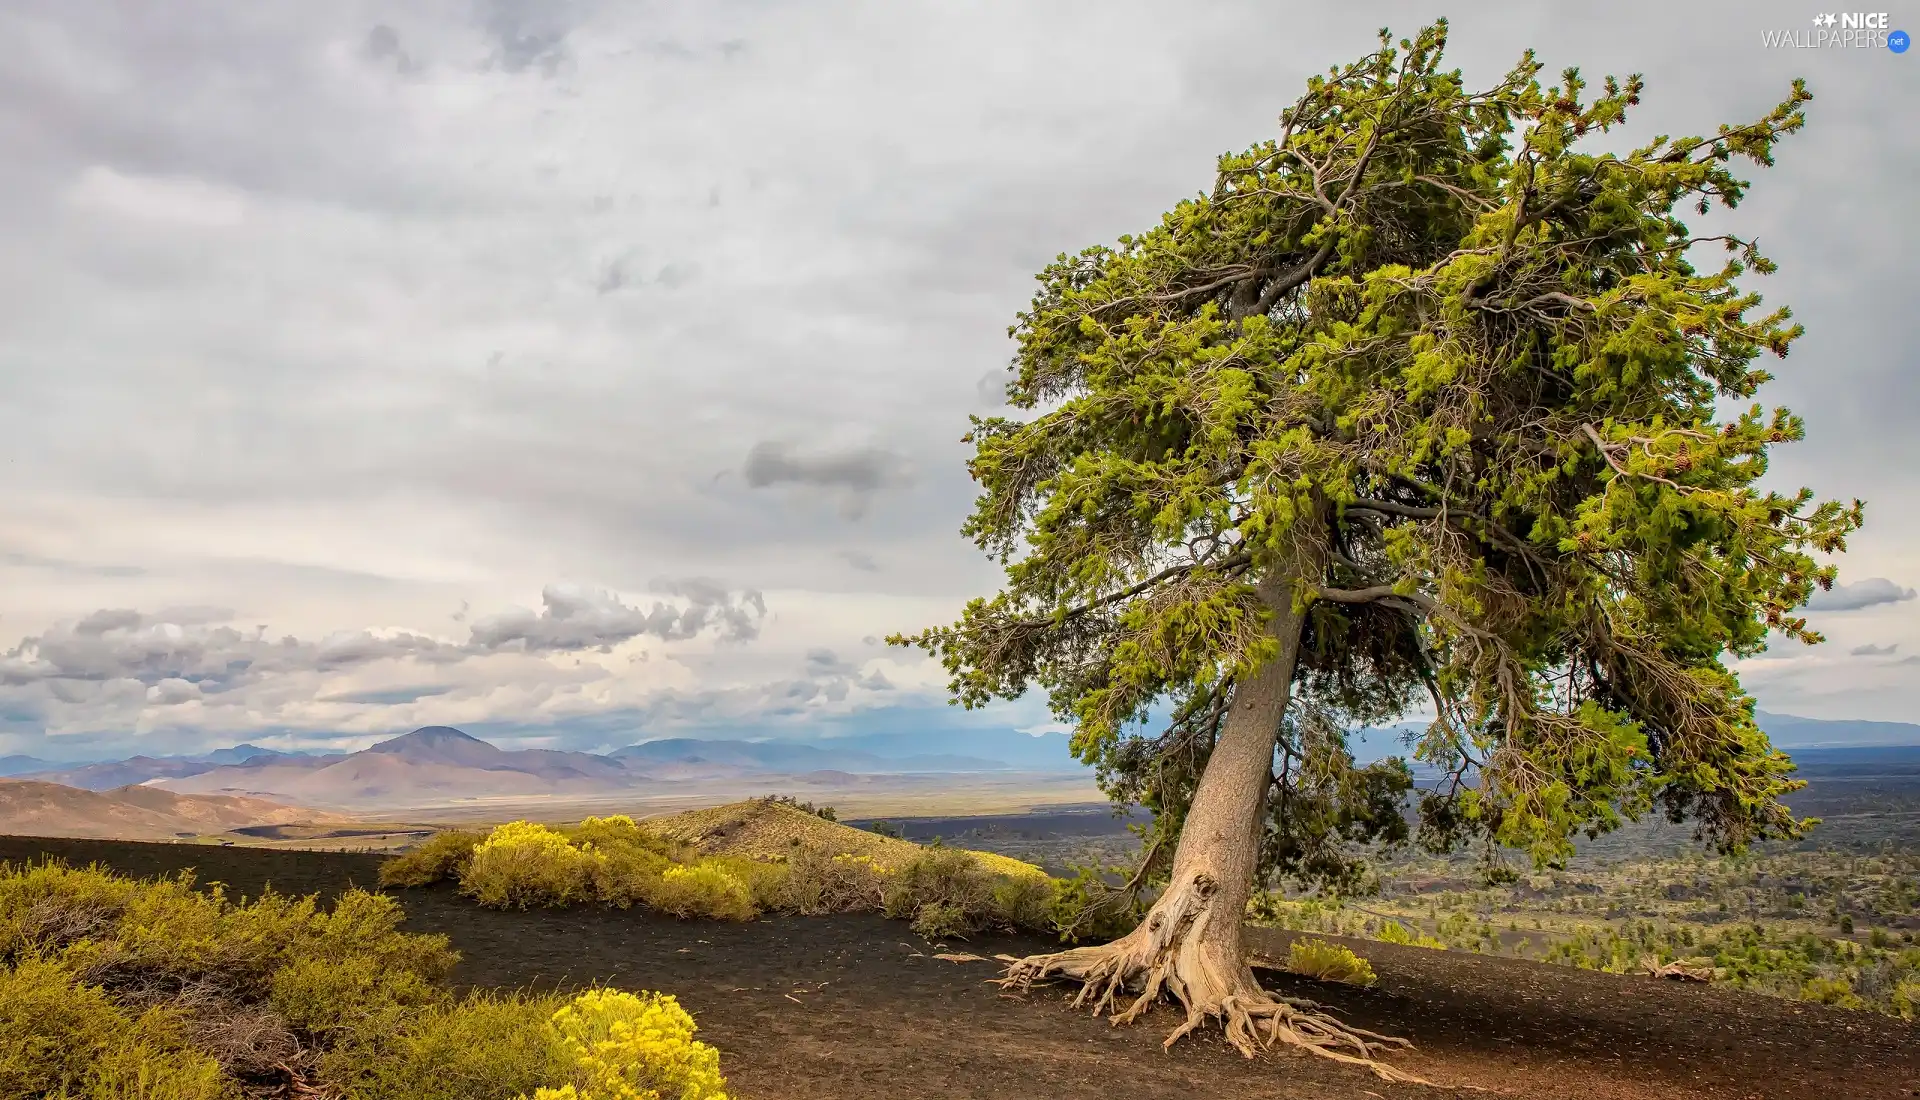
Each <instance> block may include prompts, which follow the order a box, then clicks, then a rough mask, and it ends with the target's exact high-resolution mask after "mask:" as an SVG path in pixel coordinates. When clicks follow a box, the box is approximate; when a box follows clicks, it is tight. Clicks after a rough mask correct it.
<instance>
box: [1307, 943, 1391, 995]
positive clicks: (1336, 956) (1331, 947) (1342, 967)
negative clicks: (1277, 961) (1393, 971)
mask: <svg viewBox="0 0 1920 1100" xmlns="http://www.w3.org/2000/svg"><path fill="white" fill-rule="evenodd" d="M1287 969H1288V970H1290V971H1292V972H1293V973H1295V974H1298V975H1300V976H1301V977H1304V978H1313V979H1315V980H1316V981H1322V982H1345V983H1346V984H1348V985H1372V984H1373V983H1374V982H1375V981H1376V980H1377V979H1376V977H1375V975H1374V973H1373V965H1372V964H1371V963H1369V962H1367V960H1365V959H1363V958H1361V957H1360V956H1358V955H1356V954H1354V953H1353V952H1352V951H1351V950H1349V949H1348V948H1345V947H1342V946H1340V945H1339V944H1335V943H1328V942H1327V941H1325V940H1316V939H1305V938H1302V939H1297V940H1294V941H1293V943H1292V945H1291V946H1290V947H1288V949H1287Z"/></svg>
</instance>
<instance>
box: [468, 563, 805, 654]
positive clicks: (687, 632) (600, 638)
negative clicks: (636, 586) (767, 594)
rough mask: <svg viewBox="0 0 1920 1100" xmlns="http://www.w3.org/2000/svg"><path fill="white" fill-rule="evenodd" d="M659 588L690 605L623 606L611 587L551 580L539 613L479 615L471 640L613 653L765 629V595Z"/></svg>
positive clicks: (696, 586)
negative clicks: (646, 641)
mask: <svg viewBox="0 0 1920 1100" xmlns="http://www.w3.org/2000/svg"><path fill="white" fill-rule="evenodd" d="M657 590H658V591H660V592H661V594H663V595H668V596H674V597H678V598H682V599H684V600H685V601H686V604H685V606H684V607H675V606H672V605H670V604H666V603H662V602H657V601H656V602H655V603H654V605H653V606H652V607H651V608H647V609H642V608H639V607H633V606H629V605H627V604H625V603H622V602H621V601H620V599H619V597H617V596H615V595H614V594H613V593H611V592H606V591H601V590H596V589H586V588H573V587H567V586H562V585H549V586H548V587H547V588H546V589H545V590H544V591H542V592H541V593H540V602H541V609H540V610H539V611H526V610H516V611H509V612H504V613H501V614H498V615H492V616H488V617H487V618H484V619H479V620H476V621H475V622H474V624H473V634H472V642H471V645H472V646H473V647H474V648H476V649H480V650H487V651H494V650H506V649H512V650H519V651H522V652H529V653H540V652H565V651H570V650H581V649H600V650H609V649H611V648H612V647H613V646H615V645H618V644H620V643H621V642H625V641H630V640H631V639H634V638H638V637H640V636H642V635H649V636H652V637H655V638H659V639H661V640H662V641H670V642H671V641H685V640H686V639H689V638H692V637H695V636H696V635H698V634H700V633H701V632H702V631H704V630H706V629H707V628H708V627H712V628H714V630H715V632H716V633H717V634H718V636H719V637H720V638H722V639H724V640H726V641H748V640H750V639H752V638H753V637H754V636H755V635H756V634H758V633H759V627H760V620H761V619H763V618H765V617H766V613H767V605H766V601H765V600H764V599H763V598H762V597H761V595H760V593H758V592H754V591H751V590H749V591H746V592H742V593H740V594H738V595H737V596H736V595H734V594H732V593H729V592H728V591H727V590H726V589H725V588H724V587H723V586H721V585H719V584H716V583H715V582H712V581H706V580H682V581H664V582H660V583H659V584H658V585H657Z"/></svg>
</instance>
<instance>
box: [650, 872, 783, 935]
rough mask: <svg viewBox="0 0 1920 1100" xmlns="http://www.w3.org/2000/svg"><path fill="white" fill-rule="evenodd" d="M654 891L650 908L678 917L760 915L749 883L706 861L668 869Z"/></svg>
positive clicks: (742, 917)
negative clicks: (749, 889) (748, 887)
mask: <svg viewBox="0 0 1920 1100" xmlns="http://www.w3.org/2000/svg"><path fill="white" fill-rule="evenodd" d="M654 890H655V892H654V895H653V897H651V898H649V899H648V902H649V904H650V905H651V906H652V907H653V908H655V909H658V910H659V911H660V912H662V913H668V914H671V915H673V916H676V917H683V918H684V917H712V918H715V919H718V920H752V919H753V918H754V917H755V916H756V915H758V912H759V911H758V910H756V909H755V908H754V906H753V895H752V893H751V892H749V891H748V889H747V884H746V883H744V882H741V881H740V880H739V879H737V878H735V877H734V876H732V875H730V874H728V873H727V872H726V871H725V870H723V869H721V868H720V867H718V866H715V865H714V864H712V863H709V862H706V861H702V862H700V863H696V864H691V865H688V864H675V865H673V866H671V867H668V868H667V869H666V871H665V872H664V873H662V874H661V876H660V882H659V885H658V886H656V887H655V888H654Z"/></svg>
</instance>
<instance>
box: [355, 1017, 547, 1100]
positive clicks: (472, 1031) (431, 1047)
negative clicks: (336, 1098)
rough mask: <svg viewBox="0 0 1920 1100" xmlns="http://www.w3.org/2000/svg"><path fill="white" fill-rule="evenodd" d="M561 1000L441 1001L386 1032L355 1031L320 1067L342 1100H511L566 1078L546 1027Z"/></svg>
mask: <svg viewBox="0 0 1920 1100" xmlns="http://www.w3.org/2000/svg"><path fill="white" fill-rule="evenodd" d="M563 1003H564V1000H563V998H560V997H557V996H547V997H530V998H529V997H505V996H493V995H485V994H482V995H476V996H473V997H469V998H467V999H464V1000H460V1001H455V1000H452V999H451V998H448V999H444V1000H441V1001H439V1002H437V1003H435V1004H433V1005H431V1006H429V1007H427V1008H425V1009H423V1010H421V1011H419V1012H417V1013H412V1014H410V1015H409V1017H408V1019H407V1022H406V1023H405V1025H404V1026H403V1027H401V1028H399V1029H398V1030H396V1031H393V1032H363V1033H360V1034H358V1035H356V1036H354V1041H352V1042H350V1043H343V1044H340V1045H337V1046H336V1047H335V1048H334V1049H333V1050H331V1051H329V1052H328V1054H327V1055H325V1056H324V1057H323V1059H322V1061H321V1076H322V1079H323V1080H324V1081H326V1082H327V1083H328V1084H330V1085H331V1086H332V1087H333V1088H334V1089H335V1090H336V1091H337V1092H338V1093H339V1095H340V1096H341V1098H342V1100H514V1098H517V1097H523V1096H526V1095H527V1094H529V1093H532V1092H534V1091H535V1090H537V1089H539V1088H541V1087H543V1086H547V1085H553V1084H555V1083H559V1082H564V1081H566V1080H567V1079H568V1077H569V1073H570V1071H571V1068H572V1059H571V1058H570V1057H569V1056H568V1054H567V1052H566V1051H565V1050H564V1049H563V1048H562V1047H561V1046H560V1044H559V1043H558V1042H557V1041H556V1040H555V1036H554V1034H553V1030H552V1026H551V1024H550V1022H549V1021H550V1020H551V1018H552V1016H553V1014H554V1012H555V1011H557V1010H558V1009H559V1008H560V1007H561V1005H562V1004H563Z"/></svg>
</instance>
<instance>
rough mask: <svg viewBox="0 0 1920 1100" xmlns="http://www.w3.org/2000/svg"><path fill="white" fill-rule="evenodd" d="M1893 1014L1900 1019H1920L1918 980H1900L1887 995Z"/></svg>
mask: <svg viewBox="0 0 1920 1100" xmlns="http://www.w3.org/2000/svg"><path fill="white" fill-rule="evenodd" d="M1887 999H1888V1001H1889V1002H1890V1003H1891V1004H1892V1006H1893V1014H1894V1015H1895V1016H1898V1017H1900V1018H1901V1019H1902V1020H1913V1019H1920V981H1910V982H1901V983H1900V984H1898V985H1896V986H1894V987H1893V992H1892V993H1891V994H1889V995H1888V998H1887Z"/></svg>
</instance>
